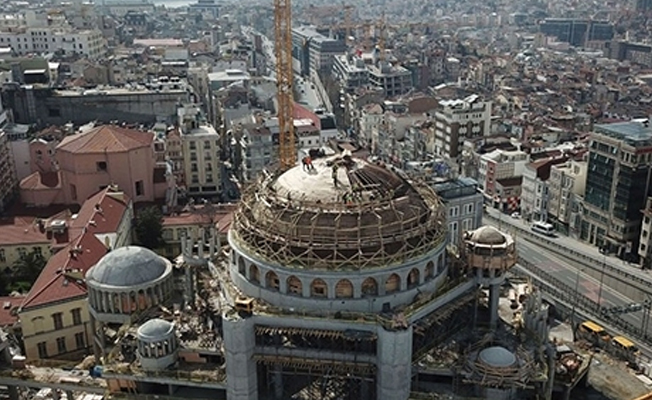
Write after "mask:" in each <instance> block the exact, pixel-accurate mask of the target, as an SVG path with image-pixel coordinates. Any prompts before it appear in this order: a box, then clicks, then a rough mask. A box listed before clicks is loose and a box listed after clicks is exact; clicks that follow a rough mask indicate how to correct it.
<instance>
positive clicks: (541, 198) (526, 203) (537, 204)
mask: <svg viewBox="0 0 652 400" xmlns="http://www.w3.org/2000/svg"><path fill="white" fill-rule="evenodd" d="M566 160H567V158H566V157H558V158H544V159H541V160H537V161H534V162H531V163H528V164H526V165H525V169H524V170H523V183H522V185H521V214H522V215H523V218H525V219H527V220H529V221H544V222H545V221H547V220H548V204H549V203H548V202H549V186H548V180H549V178H550V171H551V168H552V166H553V165H557V164H561V163H564V162H565V161H566Z"/></svg>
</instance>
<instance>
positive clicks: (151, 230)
mask: <svg viewBox="0 0 652 400" xmlns="http://www.w3.org/2000/svg"><path fill="white" fill-rule="evenodd" d="M135 230H136V238H137V240H138V243H139V244H140V245H142V246H143V247H147V248H148V249H156V248H159V247H161V246H162V245H163V244H164V241H163V214H162V213H161V210H159V209H158V207H148V208H145V209H144V210H142V211H140V212H139V213H138V215H137V216H136V227H135Z"/></svg>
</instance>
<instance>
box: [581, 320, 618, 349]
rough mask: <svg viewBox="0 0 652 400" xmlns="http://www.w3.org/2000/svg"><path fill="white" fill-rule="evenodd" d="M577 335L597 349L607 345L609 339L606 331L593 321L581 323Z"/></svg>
mask: <svg viewBox="0 0 652 400" xmlns="http://www.w3.org/2000/svg"><path fill="white" fill-rule="evenodd" d="M577 334H578V336H579V337H580V338H582V339H584V340H586V341H588V342H590V343H591V344H593V345H595V346H598V347H602V346H604V345H606V344H609V339H611V337H610V336H609V334H608V333H607V331H606V330H605V329H604V328H603V327H601V326H600V325H598V324H596V323H595V322H593V321H584V322H582V323H581V324H580V326H579V329H578V330H577Z"/></svg>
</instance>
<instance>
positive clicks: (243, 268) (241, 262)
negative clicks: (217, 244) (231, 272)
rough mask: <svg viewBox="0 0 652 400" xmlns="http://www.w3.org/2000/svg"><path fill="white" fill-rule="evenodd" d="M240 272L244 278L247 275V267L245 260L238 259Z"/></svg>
mask: <svg viewBox="0 0 652 400" xmlns="http://www.w3.org/2000/svg"><path fill="white" fill-rule="evenodd" d="M238 272H239V273H240V275H242V276H244V275H245V274H246V273H247V267H246V266H245V262H244V258H242V257H239V258H238Z"/></svg>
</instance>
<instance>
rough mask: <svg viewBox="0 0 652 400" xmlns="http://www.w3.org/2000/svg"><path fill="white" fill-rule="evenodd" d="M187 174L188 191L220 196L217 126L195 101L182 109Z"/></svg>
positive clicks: (185, 171) (190, 193) (181, 124)
mask: <svg viewBox="0 0 652 400" xmlns="http://www.w3.org/2000/svg"><path fill="white" fill-rule="evenodd" d="M178 114H179V121H181V122H180V127H179V128H180V131H181V147H182V153H183V161H184V176H185V184H186V190H187V193H188V195H190V196H203V197H206V198H210V197H216V196H219V194H220V192H221V186H222V185H221V182H220V150H219V149H220V147H219V135H218V134H217V131H216V130H215V128H213V127H212V126H211V125H209V124H208V123H207V122H205V121H204V120H202V118H201V115H200V110H199V108H198V107H197V106H195V105H188V106H185V107H183V108H180V109H179V113H178Z"/></svg>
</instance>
